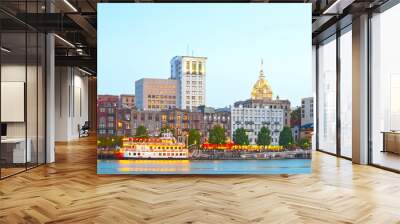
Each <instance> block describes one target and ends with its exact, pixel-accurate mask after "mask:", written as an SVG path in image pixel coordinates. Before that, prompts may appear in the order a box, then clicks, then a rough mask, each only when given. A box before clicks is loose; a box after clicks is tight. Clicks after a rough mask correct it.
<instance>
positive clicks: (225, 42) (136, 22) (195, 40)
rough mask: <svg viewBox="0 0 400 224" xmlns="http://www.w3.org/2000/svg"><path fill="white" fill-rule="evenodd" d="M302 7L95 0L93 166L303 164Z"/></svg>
mask: <svg viewBox="0 0 400 224" xmlns="http://www.w3.org/2000/svg"><path fill="white" fill-rule="evenodd" d="M310 34H311V5H310V4H108V3H101V4H98V46H99V50H98V51H99V52H98V96H97V119H98V121H97V136H98V137H97V138H98V139H97V146H98V147H97V153H98V157H97V172H98V174H297V173H310V172H311V146H312V136H313V126H314V125H313V121H314V118H313V114H314V108H313V98H312V97H310V96H312V95H313V93H312V86H311V84H312V74H311V73H312V70H311V64H312V63H311V51H312V49H311V44H310V43H311V35H310Z"/></svg>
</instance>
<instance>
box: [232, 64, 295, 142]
mask: <svg viewBox="0 0 400 224" xmlns="http://www.w3.org/2000/svg"><path fill="white" fill-rule="evenodd" d="M250 96H251V97H250V99H248V100H244V101H237V102H235V103H234V105H233V107H232V108H231V129H232V131H231V136H233V132H234V131H235V130H236V129H238V128H245V129H246V132H247V134H248V136H249V140H250V143H251V144H255V143H256V141H257V135H258V132H259V131H260V129H261V128H262V127H263V126H265V127H268V128H269V129H270V131H271V144H272V145H277V144H278V143H279V133H280V131H281V130H282V129H283V127H284V126H290V101H289V100H280V99H279V97H278V96H277V97H276V99H273V92H272V88H271V86H270V84H269V82H268V81H267V79H266V78H265V74H264V70H263V62H262V61H261V70H260V73H259V78H258V80H257V82H256V83H255V84H254V86H253V88H252V90H251V93H250Z"/></svg>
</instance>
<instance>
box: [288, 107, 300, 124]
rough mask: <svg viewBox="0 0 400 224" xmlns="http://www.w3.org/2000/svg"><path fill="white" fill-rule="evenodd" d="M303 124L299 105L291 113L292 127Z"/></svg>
mask: <svg viewBox="0 0 400 224" xmlns="http://www.w3.org/2000/svg"><path fill="white" fill-rule="evenodd" d="M300 125H301V107H297V108H296V109H294V110H293V111H292V112H291V113H290V127H295V126H300Z"/></svg>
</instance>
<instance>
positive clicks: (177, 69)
mask: <svg viewBox="0 0 400 224" xmlns="http://www.w3.org/2000/svg"><path fill="white" fill-rule="evenodd" d="M206 60H207V58H206V57H194V56H175V57H173V58H172V59H171V79H176V80H178V81H177V85H178V88H177V89H178V90H177V106H178V108H181V109H187V110H194V109H196V108H197V107H198V106H201V105H205V104H206Z"/></svg>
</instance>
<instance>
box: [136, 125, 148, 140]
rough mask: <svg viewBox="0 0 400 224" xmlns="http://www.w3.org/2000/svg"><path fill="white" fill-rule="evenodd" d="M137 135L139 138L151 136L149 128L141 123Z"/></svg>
mask: <svg viewBox="0 0 400 224" xmlns="http://www.w3.org/2000/svg"><path fill="white" fill-rule="evenodd" d="M135 137H138V138H147V137H149V134H148V133H147V128H146V127H145V126H143V125H140V126H138V127H137V128H136V134H135Z"/></svg>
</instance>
